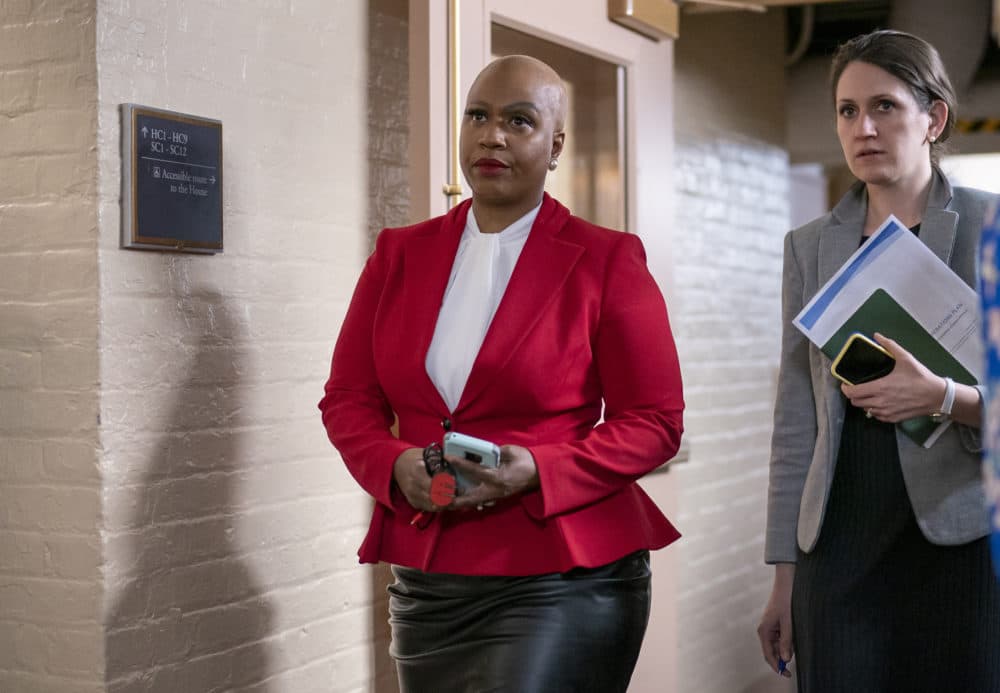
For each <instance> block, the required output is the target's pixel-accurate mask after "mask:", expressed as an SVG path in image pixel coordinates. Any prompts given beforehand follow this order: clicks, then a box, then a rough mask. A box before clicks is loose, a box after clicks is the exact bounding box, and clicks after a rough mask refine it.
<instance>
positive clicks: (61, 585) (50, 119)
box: [0, 0, 104, 693]
mask: <svg viewBox="0 0 1000 693" xmlns="http://www.w3.org/2000/svg"><path fill="white" fill-rule="evenodd" d="M93 15H94V3H93V2H92V1H91V0H67V1H66V2H60V3H38V2H30V1H29V0H13V1H12V2H4V3H0V691H3V692H4V693H8V692H10V693H95V692H96V691H100V690H102V688H103V687H102V685H101V681H102V680H103V676H104V667H103V658H102V641H101V637H100V633H101V626H100V596H101V584H100V579H101V573H100V539H99V537H98V525H99V522H100V496H101V487H100V476H99V474H98V466H97V461H98V450H97V445H98V442H97V441H98V419H97V415H98V390H97V382H98V375H97V372H98V371H97V350H96V345H97V339H98V329H97V313H98V280H97V235H98V223H97V209H96V207H97V205H96V202H97V201H96V196H95V188H96V179H97V159H98V157H97V155H96V151H95V144H96V134H95V133H96V122H97V112H96V108H95V105H96V85H97V69H96V63H95V59H94V51H95V38H94V24H93Z"/></svg>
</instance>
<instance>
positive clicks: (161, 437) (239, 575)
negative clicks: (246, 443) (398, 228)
mask: <svg viewBox="0 0 1000 693" xmlns="http://www.w3.org/2000/svg"><path fill="white" fill-rule="evenodd" d="M175 295H176V296H177V306H178V310H179V312H180V313H181V317H182V320H183V323H184V324H186V325H187V326H188V327H189V328H192V329H191V330H190V331H189V332H188V333H187V334H189V335H190V337H189V339H190V340H192V341H194V340H196V341H197V343H196V344H194V345H193V348H191V349H182V347H177V348H176V349H172V350H171V353H172V354H173V355H176V354H177V353H184V354H185V355H187V357H188V359H189V361H190V363H189V365H188V367H187V369H186V371H184V372H185V376H184V377H183V379H180V380H178V381H177V382H176V383H175V384H174V385H173V386H172V387H170V389H169V392H170V394H169V395H168V396H172V397H173V398H174V399H173V403H172V405H171V407H170V409H169V414H168V416H167V417H166V419H165V420H164V421H162V423H161V424H159V425H157V426H156V428H157V430H158V431H159V433H157V434H155V437H154V436H150V437H151V438H153V440H152V443H151V444H150V445H148V446H146V447H145V448H144V449H148V450H151V451H152V454H151V457H150V458H149V459H148V461H147V463H146V467H145V470H144V472H143V473H142V476H141V480H139V481H138V483H137V484H136V485H135V486H134V487H131V488H113V489H108V493H112V494H118V493H127V494H128V495H126V497H125V499H124V500H123V501H122V505H123V506H124V507H127V508H128V509H129V510H128V514H129V515H130V517H126V518H123V520H121V521H119V522H118V523H117V525H116V526H114V527H109V528H108V529H109V538H110V541H112V542H114V541H118V540H121V545H120V547H116V550H115V551H113V552H112V553H111V554H110V561H109V566H108V575H107V578H106V579H107V581H108V588H109V595H113V597H112V601H111V603H110V604H109V607H108V609H107V611H106V612H105V613H106V614H107V623H106V636H105V647H106V652H105V657H106V666H107V668H106V677H107V691H108V693H223V692H225V693H237V692H241V693H250V692H251V691H252V692H253V693H277V691H276V690H274V689H273V686H271V685H270V684H269V683H268V681H267V679H268V677H269V676H271V675H272V673H273V672H272V671H271V664H272V663H271V657H270V656H269V654H270V653H269V645H268V642H267V638H268V636H269V635H270V634H271V632H272V627H273V623H272V621H273V616H272V608H271V607H270V606H269V604H268V601H267V600H266V599H265V598H264V596H263V594H262V593H261V590H260V588H259V587H258V586H257V585H256V584H255V580H254V576H253V573H252V571H251V569H250V567H249V566H248V565H247V564H246V563H245V561H244V560H243V558H242V557H241V555H240V549H239V547H238V546H237V544H236V543H235V540H236V535H237V524H238V522H239V509H238V508H237V503H236V499H235V492H236V485H237V483H238V481H239V476H240V470H241V468H242V467H243V466H244V460H243V454H244V451H243V450H242V449H241V438H240V432H239V431H240V426H241V420H240V419H241V416H242V413H241V412H242V411H243V410H244V402H243V401H242V398H243V393H242V392H241V387H240V384H241V374H242V373H243V372H244V368H243V367H242V366H241V363H240V356H241V354H242V353H243V349H242V343H243V342H244V340H243V337H242V335H241V334H240V332H239V328H238V326H237V325H236V323H235V322H234V321H233V320H232V319H231V317H230V309H229V308H228V307H227V306H226V303H225V301H224V299H223V297H221V296H219V295H218V294H216V293H214V292H212V291H204V290H202V291H199V290H192V291H176V292H175ZM185 341H186V340H185ZM133 346H134V345H133ZM156 353H162V352H156ZM152 358H156V357H155V356H153V357H152ZM150 397H155V393H151V395H150ZM131 434H133V432H131V431H126V432H125V433H123V437H124V436H127V435H131ZM113 457H114V456H113V455H112V459H113ZM121 462H122V463H123V464H125V463H127V461H125V460H122V461H121ZM129 492H130V493H129Z"/></svg>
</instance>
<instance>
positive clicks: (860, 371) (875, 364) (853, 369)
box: [830, 332, 896, 385]
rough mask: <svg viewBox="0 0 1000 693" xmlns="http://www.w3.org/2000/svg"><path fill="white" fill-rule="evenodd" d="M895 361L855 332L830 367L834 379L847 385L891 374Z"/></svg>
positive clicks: (869, 340)
mask: <svg viewBox="0 0 1000 693" xmlns="http://www.w3.org/2000/svg"><path fill="white" fill-rule="evenodd" d="M895 366H896V359H894V358H893V357H892V354H890V353H889V352H888V351H886V350H885V349H883V348H882V347H881V346H879V345H878V344H877V343H876V342H875V341H873V340H871V339H869V338H868V337H866V336H865V335H863V334H861V333H860V332H855V333H854V334H852V335H851V336H850V337H848V338H847V341H846V342H844V346H843V348H842V349H841V350H840V353H839V354H837V358H835V359H834V360H833V364H832V365H831V366H830V372H831V373H833V375H834V377H835V378H837V379H839V380H842V381H843V382H845V383H847V384H848V385H859V384H861V383H867V382H869V381H871V380H878V379H879V378H883V377H885V376H887V375H889V373H891V372H892V369H893V368H894V367H895Z"/></svg>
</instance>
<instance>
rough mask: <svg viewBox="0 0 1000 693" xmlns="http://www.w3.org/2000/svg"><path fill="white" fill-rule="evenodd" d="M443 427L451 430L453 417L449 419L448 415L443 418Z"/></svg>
mask: <svg viewBox="0 0 1000 693" xmlns="http://www.w3.org/2000/svg"><path fill="white" fill-rule="evenodd" d="M441 428H443V429H444V430H445V431H450V430H451V419H449V418H448V417H447V416H446V417H444V418H443V419H441Z"/></svg>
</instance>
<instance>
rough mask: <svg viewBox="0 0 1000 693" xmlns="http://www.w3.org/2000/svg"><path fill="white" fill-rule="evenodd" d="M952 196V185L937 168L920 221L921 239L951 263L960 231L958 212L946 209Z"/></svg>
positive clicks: (945, 260)
mask: <svg viewBox="0 0 1000 693" xmlns="http://www.w3.org/2000/svg"><path fill="white" fill-rule="evenodd" d="M951 196H952V192H951V185H950V184H949V183H948V180H947V179H946V178H945V177H944V176H943V175H942V174H941V172H940V171H939V170H938V169H937V168H935V169H934V175H933V177H932V178H931V190H930V193H929V195H928V197H927V209H926V210H924V218H923V220H922V221H921V222H920V240H922V241H923V242H924V245H926V246H927V247H928V248H930V249H931V251H933V253H934V254H935V255H937V256H938V257H939V258H941V260H943V261H944V263H945V264H951V253H952V251H953V250H954V248H955V237H956V235H957V232H958V213H957V212H953V211H951V210H950V209H946V208H947V206H948V205H949V204H950V203H951Z"/></svg>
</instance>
